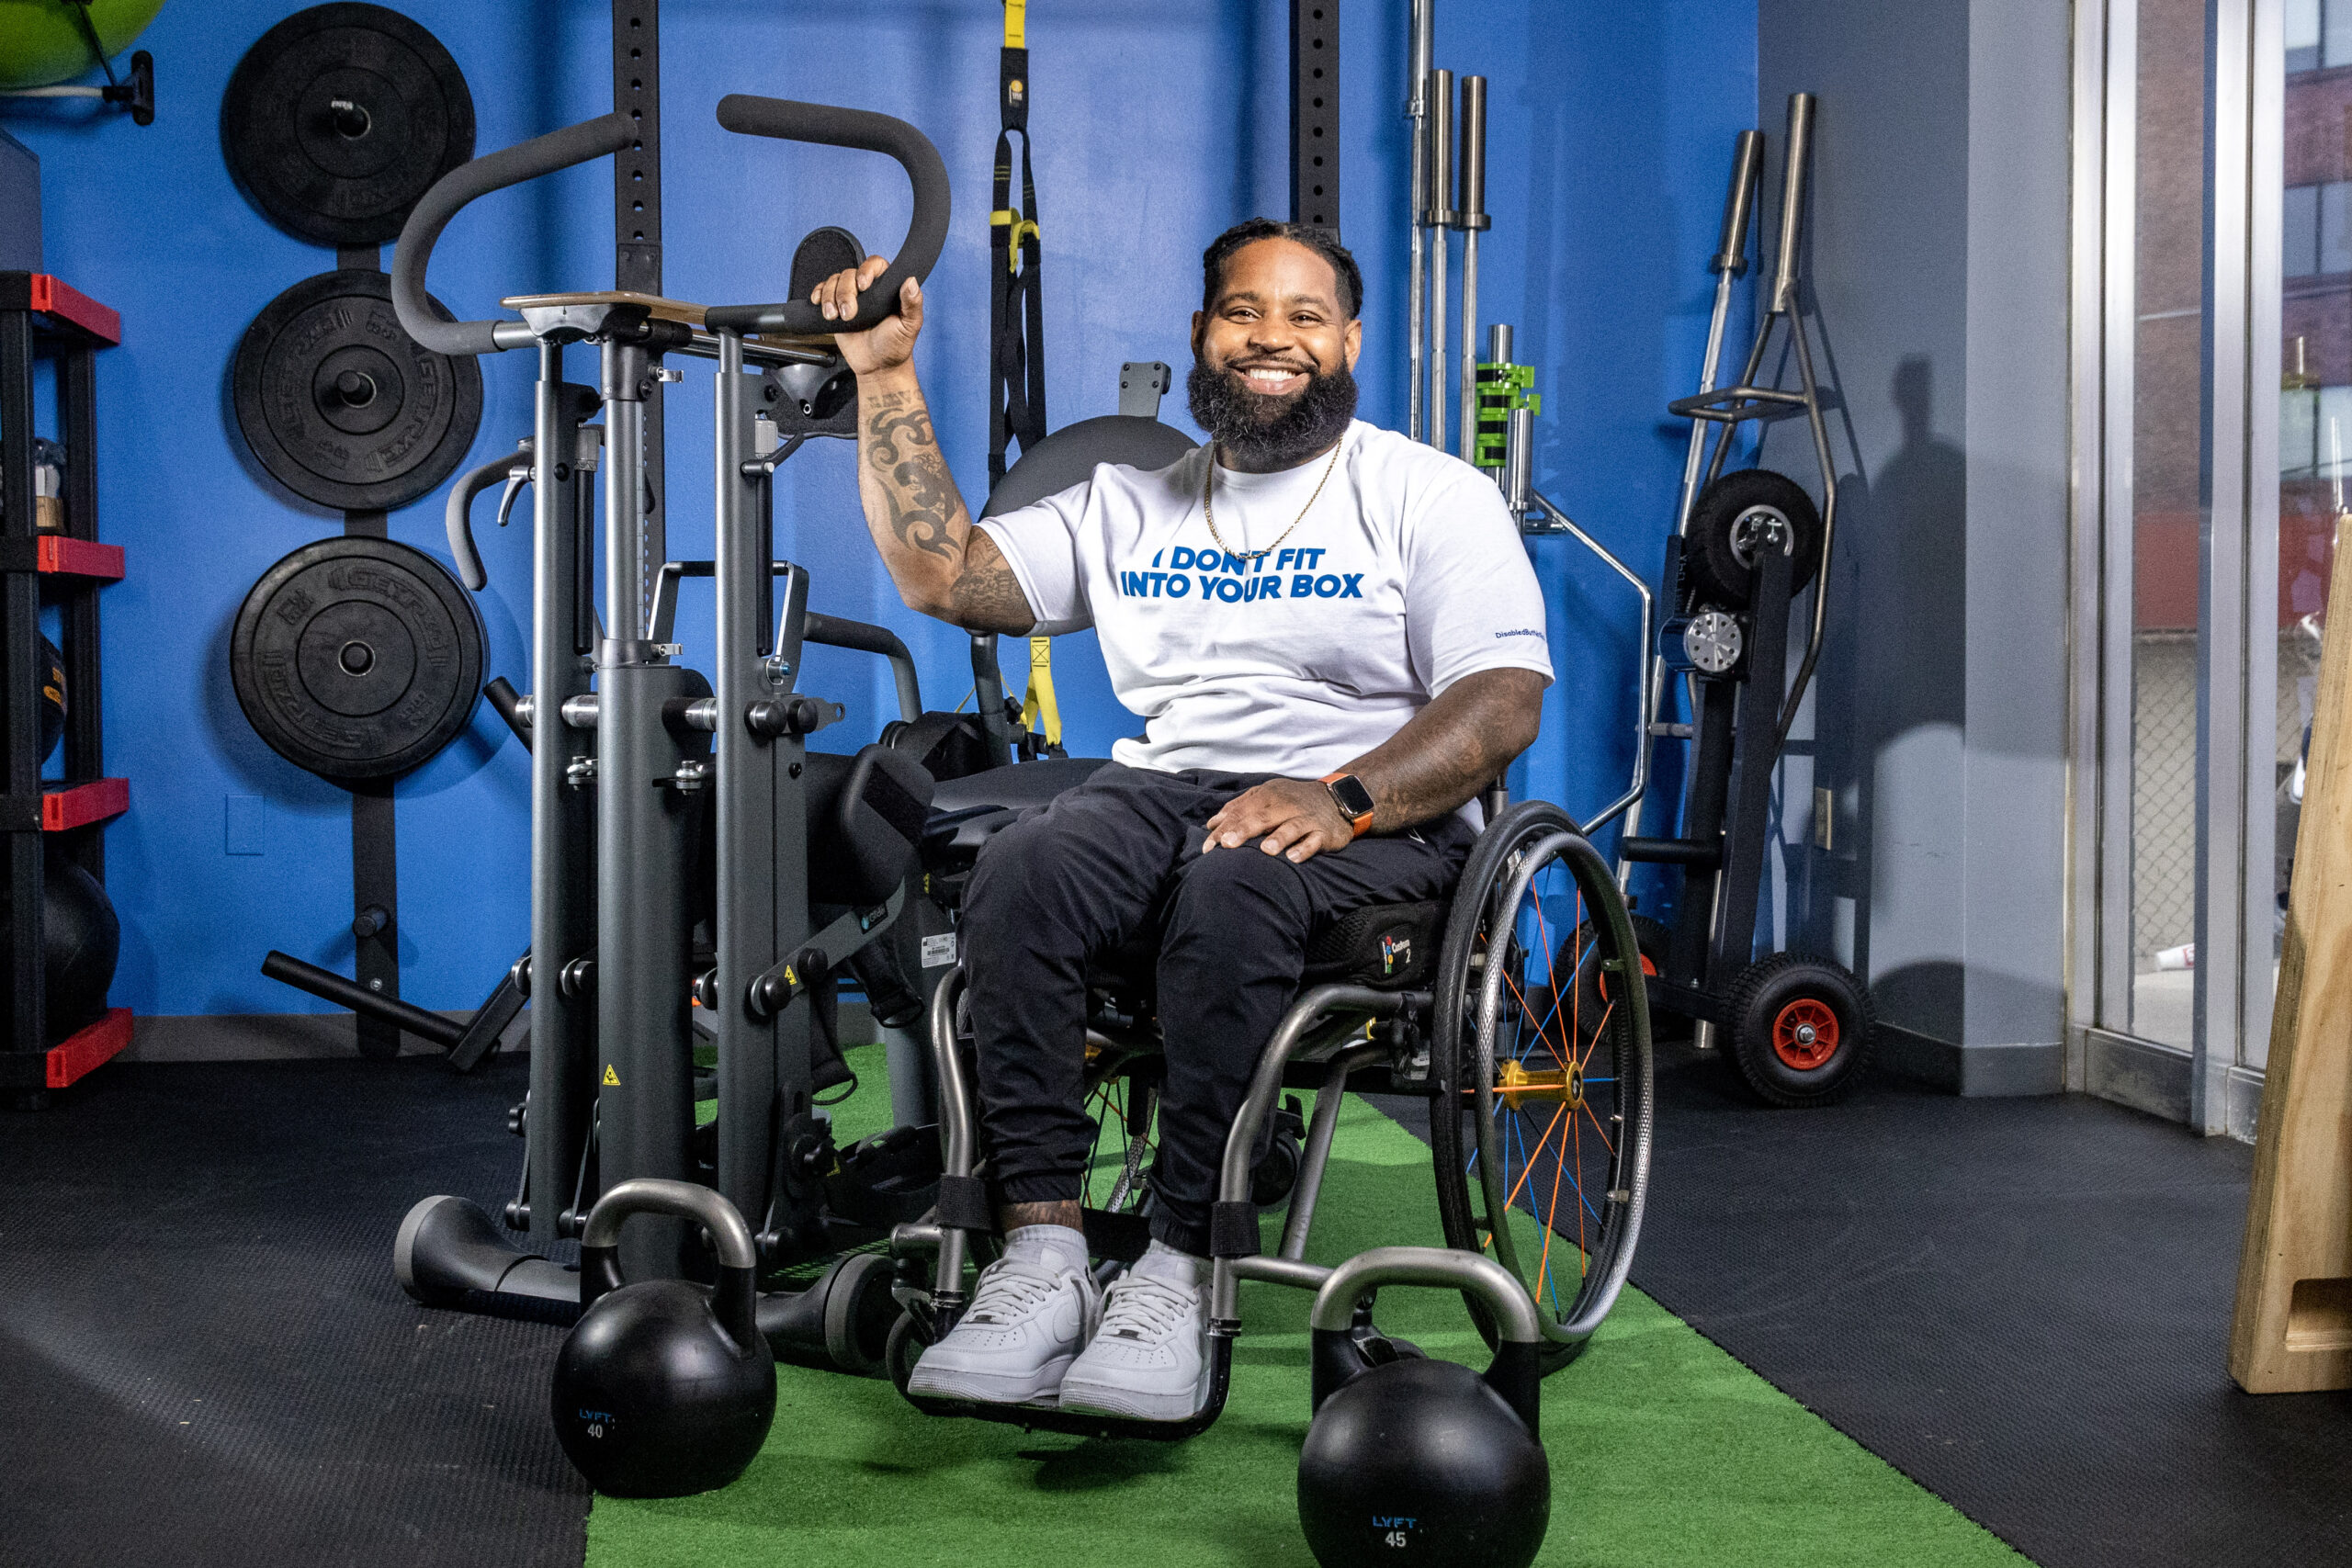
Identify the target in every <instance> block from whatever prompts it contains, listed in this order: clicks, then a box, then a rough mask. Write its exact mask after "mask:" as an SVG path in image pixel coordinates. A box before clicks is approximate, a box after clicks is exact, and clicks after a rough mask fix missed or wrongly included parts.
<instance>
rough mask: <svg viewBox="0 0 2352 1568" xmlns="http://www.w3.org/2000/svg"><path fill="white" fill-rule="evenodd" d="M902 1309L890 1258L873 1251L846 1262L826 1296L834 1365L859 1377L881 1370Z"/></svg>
mask: <svg viewBox="0 0 2352 1568" xmlns="http://www.w3.org/2000/svg"><path fill="white" fill-rule="evenodd" d="M898 1310H899V1303H898V1301H897V1300H896V1298H894V1297H893V1296H892V1295H891V1294H890V1260H889V1259H888V1258H884V1257H882V1256H880V1255H879V1254H877V1253H871V1252H865V1253H859V1254H857V1255H856V1256H855V1257H853V1258H843V1259H842V1264H841V1269H840V1272H839V1273H838V1274H836V1275H835V1276H834V1279H833V1281H832V1289H831V1291H829V1292H827V1293H826V1296H825V1353H826V1354H827V1355H829V1356H831V1358H832V1361H833V1365H835V1366H837V1367H839V1368H840V1369H841V1370H842V1371H845V1372H852V1373H854V1374H856V1375H858V1376H860V1377H865V1376H868V1375H871V1374H873V1373H876V1372H878V1371H882V1370H883V1368H884V1366H885V1365H886V1364H887V1362H888V1355H889V1337H890V1330H891V1329H892V1327H893V1326H895V1325H894V1324H893V1323H892V1321H891V1319H892V1316H893V1314H896V1313H897V1312H898Z"/></svg>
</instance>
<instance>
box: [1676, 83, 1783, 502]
mask: <svg viewBox="0 0 2352 1568" xmlns="http://www.w3.org/2000/svg"><path fill="white" fill-rule="evenodd" d="M1763 169H1764V133H1763V132H1762V131H1760V130H1743V131H1741V132H1740V133H1739V136H1738V139H1737V140H1736V141H1735V142H1734V144H1733V148H1732V157H1731V190H1730V192H1729V194H1727V195H1726V196H1725V197H1724V229H1723V235H1722V238H1721V239H1719V240H1718V241H1717V242H1716V243H1715V254H1714V255H1713V258H1712V259H1710V260H1709V261H1708V263H1707V265H1708V267H1709V268H1710V269H1711V270H1712V271H1713V273H1714V275H1715V308H1714V313H1713V315H1712V316H1710V317H1709V318H1708V321H1707V353H1706V357H1705V359H1704V361H1703V362H1702V364H1701V365H1700V367H1699V390H1701V391H1702V392H1712V391H1713V390H1714V389H1715V372H1716V371H1717V370H1718V369H1719V368H1720V367H1721V366H1722V362H1723V351H1724V324H1725V322H1726V321H1728V320H1729V319H1730V316H1731V291H1732V284H1733V282H1734V281H1735V280H1736V279H1737V278H1738V277H1739V276H1741V275H1742V274H1744V273H1745V272H1747V225H1748V220H1749V218H1750V216H1751V215H1752V214H1753V212H1754V210H1755V197H1756V183H1757V177H1758V175H1760V174H1762V173H1763ZM1706 444H1707V422H1706V421H1705V420H1703V419H1693V420H1692V421H1691V446H1690V449H1689V451H1687V452H1686V453H1685V454H1684V456H1683V459H1682V496H1681V500H1680V502H1679V503H1678V504H1677V506H1676V508H1675V513H1674V531H1675V532H1676V533H1677V534H1682V533H1687V532H1688V531H1689V530H1690V526H1691V507H1692V505H1694V504H1695V503H1696V502H1697V501H1698V498H1699V457H1700V454H1701V453H1702V452H1703V451H1704V450H1705V449H1706Z"/></svg>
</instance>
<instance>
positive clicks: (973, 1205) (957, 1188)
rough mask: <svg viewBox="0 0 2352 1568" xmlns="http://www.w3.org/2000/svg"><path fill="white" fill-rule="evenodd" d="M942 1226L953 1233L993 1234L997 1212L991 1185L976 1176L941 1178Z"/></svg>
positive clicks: (940, 1208)
mask: <svg viewBox="0 0 2352 1568" xmlns="http://www.w3.org/2000/svg"><path fill="white" fill-rule="evenodd" d="M939 1223H940V1224H943V1225H945V1226H946V1227H947V1228H948V1229H950V1230H958V1231H977V1232H978V1233H980V1234H981V1235H991V1234H993V1233H994V1232H995V1230H996V1208H995V1206H994V1205H993V1204H991V1203H990V1202H989V1184H988V1183H987V1182H985V1181H983V1180H981V1179H979V1178H978V1177H977V1176H943V1177H941V1178H940V1179H939Z"/></svg>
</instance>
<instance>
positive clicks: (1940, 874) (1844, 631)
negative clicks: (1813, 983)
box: [1781, 345, 1968, 1040]
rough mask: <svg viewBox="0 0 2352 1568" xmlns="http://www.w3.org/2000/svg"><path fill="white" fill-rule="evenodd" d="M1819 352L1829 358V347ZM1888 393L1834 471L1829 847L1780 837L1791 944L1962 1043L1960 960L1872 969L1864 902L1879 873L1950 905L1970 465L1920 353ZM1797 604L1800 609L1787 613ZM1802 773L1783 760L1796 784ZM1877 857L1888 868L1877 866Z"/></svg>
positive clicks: (1821, 753) (1819, 713) (1901, 957)
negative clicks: (1868, 466) (1868, 462)
mask: <svg viewBox="0 0 2352 1568" xmlns="http://www.w3.org/2000/svg"><path fill="white" fill-rule="evenodd" d="M1825 347H1826V345H1825ZM1825 357H1826V358H1828V359H1830V361H1831V363H1832V365H1833V367H1834V355H1830V354H1825ZM1833 375H1834V371H1833ZM1833 384H1834V383H1833ZM1889 398H1890V400H1891V401H1892V402H1893V404H1894V411H1895V413H1896V416H1897V418H1898V420H1899V422H1900V425H1901V429H1902V443H1901V445H1900V446H1898V447H1897V448H1896V450H1895V451H1894V454H1893V455H1892V456H1891V457H1888V458H1887V459H1886V460H1885V461H1884V462H1883V464H1881V465H1880V466H1879V468H1878V472H1877V474H1876V475H1875V477H1874V478H1873V477H1871V476H1870V475H1868V474H1867V473H1865V472H1854V473H1849V474H1846V475H1842V476H1841V477H1840V478H1839V479H1838V541H1837V545H1838V550H1837V553H1838V561H1837V564H1836V570H1835V572H1834V581H1833V582H1832V585H1831V592H1832V595H1833V596H1832V599H1831V602H1830V610H1829V624H1828V627H1827V632H1826V647H1825V648H1824V649H1823V652H1822V661H1821V672H1820V677H1819V679H1818V681H1817V682H1816V686H1815V694H1814V697H1813V702H1814V724H1813V731H1814V734H1815V737H1816V739H1815V754H1814V759H1813V767H1812V769H1811V770H1810V773H1811V777H1812V778H1814V779H1818V780H1825V781H1834V787H1835V788H1836V790H1837V806H1836V830H1835V832H1834V833H1833V835H1832V845H1833V847H1832V849H1831V850H1830V851H1829V852H1826V853H1823V852H1818V851H1816V850H1815V849H1814V848H1813V840H1812V836H1811V835H1810V834H1806V835H1803V836H1802V837H1801V838H1800V839H1799V840H1798V841H1797V842H1794V843H1791V842H1788V841H1787V840H1786V839H1785V837H1784V838H1783V840H1782V842H1781V853H1782V874H1783V875H1784V876H1785V877H1786V879H1787V883H1786V885H1787V889H1788V928H1787V929H1788V934H1789V940H1788V944H1787V945H1789V946H1790V947H1792V948H1806V949H1811V950H1813V951H1816V952H1822V953H1838V952H1839V951H1841V950H1847V949H1849V950H1850V954H1851V956H1850V960H1849V962H1850V964H1851V965H1852V967H1853V968H1854V969H1855V971H1856V972H1857V973H1859V974H1860V975H1862V976H1866V977H1868V978H1869V979H1870V980H1871V989H1872V994H1873V995H1874V997H1875V998H1876V999H1877V1002H1878V1010H1879V1016H1880V1017H1881V1018H1882V1019H1883V1020H1885V1021H1887V1022H1890V1023H1894V1024H1899V1025H1901V1026H1903V1027H1905V1028H1908V1029H1914V1030H1917V1031H1919V1032H1922V1033H1927V1034H1932V1035H1936V1036H1938V1037H1939V1038H1942V1039H1948V1040H1958V1039H1960V1038H1962V1035H1961V1032H1960V1031H1961V1023H1962V973H1961V969H1960V966H1959V965H1958V964H1956V963H1953V962H1951V961H1949V960H1948V959H1941V958H1929V957H1925V956H1917V957H1915V955H1913V954H1910V953H1889V954H1885V955H1884V957H1885V958H1886V959H1887V960H1888V961H1889V964H1890V966H1889V967H1885V968H1883V969H1880V968H1878V966H1877V965H1874V964H1873V963H1872V953H1871V927H1872V908H1873V904H1874V902H1875V901H1876V897H1877V895H1878V893H1879V891H1880V889H1881V887H1882V884H1883V883H1885V882H1887V881H1889V880H1890V879H1899V886H1900V887H1901V889H1902V892H1901V897H1905V898H1906V899H1909V898H1924V899H1949V900H1950V901H1951V908H1954V909H1957V908H1958V907H1959V897H1960V891H1961V889H1960V885H1959V880H1958V878H1959V859H1958V856H1957V854H1956V853H1954V851H1956V849H1957V844H1956V842H1954V841H1953V840H1954V837H1955V836H1956V835H1957V833H1958V832H1959V830H1960V824H1961V821H1962V816H1961V807H1962V804H1963V800H1964V789H1965V776H1964V773H1963V772H1962V766H1961V762H1962V759H1961V737H1962V722H1963V719H1964V716H1965V705H1966V699H1967V687H1966V656H1967V640H1966V633H1967V601H1966V582H1967V566H1968V561H1967V534H1966V528H1965V521H1966V515H1967V503H1968V472H1967V461H1966V458H1965V457H1964V455H1963V454H1962V450H1961V448H1960V447H1959V446H1956V445H1954V444H1953V443H1951V442H1950V441H1947V440H1944V439H1942V438H1940V437H1939V436H1938V435H1937V434H1935V431H1934V414H1935V375H1934V367H1933V365H1932V364H1931V362H1930V361H1929V360H1928V358H1927V357H1926V356H1925V355H1913V356H1910V357H1906V358H1905V359H1904V360H1902V361H1901V362H1900V363H1899V364H1898V365H1897V366H1896V367H1895V371H1894V378H1893V382H1892V385H1891V387H1890V388H1889ZM1842 423H1844V424H1845V427H1846V432H1847V439H1848V444H1849V450H1852V451H1856V452H1859V450H1860V444H1859V442H1858V441H1856V439H1855V436H1854V431H1853V425H1852V421H1851V417H1850V414H1845V415H1843V416H1842ZM1809 612H1810V606H1809V605H1807V606H1801V607H1800V610H1799V615H1800V616H1803V615H1806V614H1809ZM1800 624H1802V623H1800ZM1792 632H1795V628H1792ZM1800 635H1801V634H1798V635H1792V638H1791V641H1792V649H1791V656H1792V660H1793V659H1794V658H1795V657H1797V656H1798V655H1800V654H1801V653H1802V645H1801V642H1800V640H1799V636H1800ZM1890 771H1891V772H1892V773H1894V774H1899V775H1901V777H1902V780H1903V784H1902V787H1901V788H1900V789H1899V790H1894V791H1891V792H1889V793H1890V795H1891V798H1893V799H1895V800H1900V801H1901V802H1903V803H1904V804H1903V806H1902V807H1901V810H1902V812H1903V813H1904V815H1903V817H1902V818H1901V819H1894V818H1884V817H1883V816H1882V811H1881V793H1882V792H1881V787H1880V786H1881V781H1882V778H1883V776H1885V775H1887V774H1888V773H1890ZM1798 775H1799V771H1798V770H1792V771H1791V775H1790V777H1791V782H1792V784H1793V783H1796V782H1797V779H1798ZM1799 787H1804V786H1803V785H1802V784H1799ZM1789 804H1790V806H1791V807H1792V809H1791V810H1790V815H1791V816H1792V818H1805V817H1808V816H1809V813H1810V807H1809V806H1801V805H1799V804H1798V803H1795V802H1791V803H1789ZM1882 846H1883V847H1882ZM1882 859H1883V861H1884V863H1885V872H1886V877H1885V878H1882V877H1881V876H1880V875H1879V874H1878V872H1879V866H1880V863H1881V861H1882ZM1947 883H1948V884H1949V885H1947ZM1905 924H1906V926H1907V927H1908V928H1909V929H1914V930H1916V929H1917V926H1918V922H1917V920H1912V921H1908V922H1905ZM1931 924H1933V922H1931ZM1958 938H1959V932H1958V931H1957V930H1956V929H1954V930H1952V931H1951V942H1952V943H1953V944H1954V945H1953V946H1952V947H1951V949H1949V950H1948V951H1953V952H1956V951H1957V945H1956V944H1957V942H1958ZM1939 945H1940V944H1939Z"/></svg>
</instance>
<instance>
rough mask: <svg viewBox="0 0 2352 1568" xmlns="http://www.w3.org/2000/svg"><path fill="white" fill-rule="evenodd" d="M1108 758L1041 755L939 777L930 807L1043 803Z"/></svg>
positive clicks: (1083, 779) (1020, 806)
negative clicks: (978, 771) (965, 772)
mask: <svg viewBox="0 0 2352 1568" xmlns="http://www.w3.org/2000/svg"><path fill="white" fill-rule="evenodd" d="M1108 761H1110V759H1109V758H1107V757H1040V758H1038V759H1037V760H1036V761H1034V762H1015V763H1013V764H1012V765H1011V766H1010V767H1003V768H989V769H986V770H984V771H982V772H980V773H967V774H966V775H965V776H964V777H962V778H960V779H942V780H941V781H940V782H939V784H938V785H937V787H935V788H934V789H933V791H932V795H931V809H932V811H933V813H934V814H944V813H946V812H950V811H965V810H969V809H970V808H971V807H976V806H998V807H1003V808H1004V809H1006V810H1007V811H1020V810H1023V809H1025V808H1027V807H1033V806H1044V805H1046V803H1047V802H1049V801H1051V800H1052V799H1053V798H1054V796H1056V795H1059V794H1061V793H1062V792H1063V791H1064V790H1067V789H1072V788H1075V787H1076V786H1077V785H1079V784H1084V783H1085V782H1086V780H1087V778H1088V777H1089V776H1090V775H1091V774H1092V773H1093V772H1094V770H1095V769H1097V768H1100V767H1102V766H1103V765H1104V764H1105V763H1107V762H1108Z"/></svg>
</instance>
